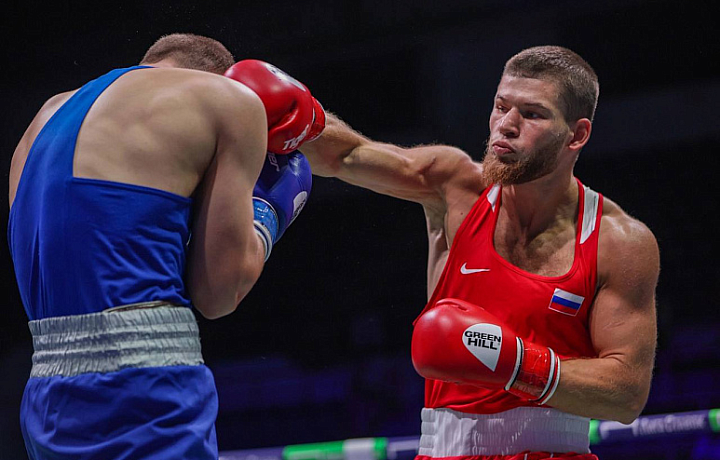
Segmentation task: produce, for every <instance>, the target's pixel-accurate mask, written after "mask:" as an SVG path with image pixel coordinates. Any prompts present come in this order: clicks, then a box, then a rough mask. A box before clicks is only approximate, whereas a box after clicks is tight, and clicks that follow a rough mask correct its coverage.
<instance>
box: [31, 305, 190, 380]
mask: <svg viewBox="0 0 720 460" xmlns="http://www.w3.org/2000/svg"><path fill="white" fill-rule="evenodd" d="M148 305H151V304H148ZM152 306H153V307H154V308H142V306H139V307H134V308H130V309H122V308H119V309H111V310H106V311H103V312H100V313H90V314H85V315H73V316H59V317H55V318H45V319H41V320H35V321H30V322H29V323H28V326H29V327H30V332H31V333H32V336H33V348H34V353H33V357H32V362H33V366H32V370H31V371H30V377H51V376H55V375H62V376H66V377H69V376H73V375H79V374H85V373H90V372H103V373H104V372H114V371H118V370H121V369H126V368H137V367H160V366H179V365H191V366H192V365H198V364H202V363H203V359H202V354H201V352H200V335H199V331H198V325H197V322H196V321H195V316H194V315H193V313H192V311H190V309H189V308H187V307H173V306H156V305H152Z"/></svg>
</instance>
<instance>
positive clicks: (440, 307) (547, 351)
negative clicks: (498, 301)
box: [412, 299, 560, 404]
mask: <svg viewBox="0 0 720 460" xmlns="http://www.w3.org/2000/svg"><path fill="white" fill-rule="evenodd" d="M412 360H413V365H414V366H415V369H416V370H417V372H418V373H419V374H420V375H422V376H423V377H425V378H428V379H434V380H443V381H448V382H454V383H464V384H470V385H475V386H479V387H483V388H489V389H498V390H500V389H504V390H506V391H509V392H510V393H512V394H514V395H515V396H519V397H521V398H523V399H526V400H529V401H532V402H537V403H538V404H544V403H545V402H547V400H548V399H550V397H552V395H553V394H554V393H555V389H556V388H557V385H558V382H559V380H560V359H559V357H558V356H557V355H556V354H555V352H554V351H553V350H552V349H551V348H548V347H545V346H542V345H537V344H534V343H532V342H529V341H524V340H522V339H521V338H520V337H518V336H517V335H515V333H514V332H513V331H511V330H510V329H509V328H508V327H506V326H505V325H503V323H502V322H501V321H500V320H498V319H497V318H496V317H495V316H493V315H491V314H490V313H488V312H487V311H485V310H484V309H483V308H481V307H478V306H477V305H473V304H471V303H469V302H465V301H463V300H458V299H443V300H440V301H438V302H437V303H436V304H435V306H434V307H433V308H431V309H430V310H428V311H427V312H426V313H424V314H423V315H422V316H420V318H418V320H417V321H416V323H415V329H414V330H413V336H412Z"/></svg>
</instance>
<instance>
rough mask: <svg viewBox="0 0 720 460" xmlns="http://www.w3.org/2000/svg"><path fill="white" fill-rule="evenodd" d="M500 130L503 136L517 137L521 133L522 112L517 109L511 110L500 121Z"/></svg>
mask: <svg viewBox="0 0 720 460" xmlns="http://www.w3.org/2000/svg"><path fill="white" fill-rule="evenodd" d="M498 129H499V131H500V134H502V135H503V136H507V137H517V135H518V134H519V133H520V112H518V110H517V109H515V108H512V109H510V110H509V111H508V112H507V113H505V115H503V117H502V118H501V119H500V124H499V126H498Z"/></svg>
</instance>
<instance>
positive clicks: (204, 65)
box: [140, 34, 235, 74]
mask: <svg viewBox="0 0 720 460" xmlns="http://www.w3.org/2000/svg"><path fill="white" fill-rule="evenodd" d="M163 59H172V60H173V61H175V63H176V64H177V65H178V66H179V67H182V68H185V69H194V70H204V71H206V72H212V73H217V74H223V73H224V72H225V71H226V70H227V69H228V68H229V67H230V66H231V65H233V64H234V63H235V61H234V59H233V55H232V54H231V53H230V51H228V50H227V48H225V46H224V45H223V44H222V43H220V42H219V41H217V40H213V39H212V38H208V37H203V36H202V35H194V34H170V35H165V36H163V37H160V39H159V40H158V41H156V42H155V43H154V44H153V45H152V46H151V47H150V49H148V50H147V52H146V53H145V56H144V57H143V58H142V61H140V64H143V65H144V64H154V63H156V62H160V61H162V60H163Z"/></svg>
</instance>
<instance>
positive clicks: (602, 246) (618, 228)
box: [598, 197, 660, 286]
mask: <svg viewBox="0 0 720 460" xmlns="http://www.w3.org/2000/svg"><path fill="white" fill-rule="evenodd" d="M659 269H660V251H659V248H658V244H657V240H656V238H655V235H653V233H652V231H651V230H650V229H649V228H648V227H647V225H645V224H644V223H643V222H641V221H640V220H638V219H636V218H634V217H632V216H630V215H629V214H628V213H626V212H625V211H624V210H623V209H622V208H621V207H620V206H619V205H618V204H617V203H615V202H614V201H612V200H610V199H608V198H607V197H605V198H604V202H603V215H602V219H601V223H600V242H599V249H598V270H599V274H600V276H601V277H604V278H605V279H608V278H616V277H618V278H624V279H625V280H626V281H627V282H632V281H633V280H634V281H636V282H639V281H640V279H641V278H642V279H647V281H648V282H652V284H653V286H654V283H655V282H656V280H657V276H658V272H659Z"/></svg>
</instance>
